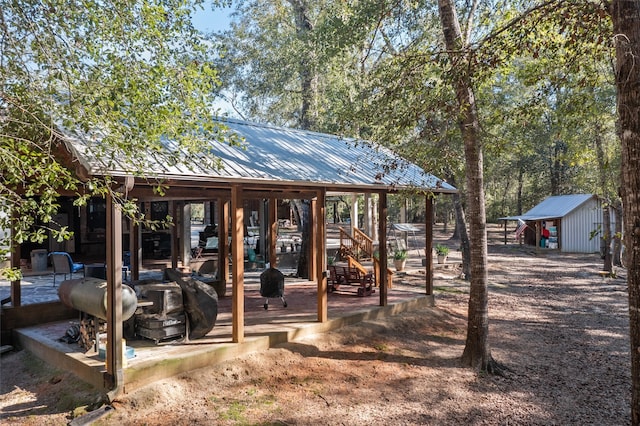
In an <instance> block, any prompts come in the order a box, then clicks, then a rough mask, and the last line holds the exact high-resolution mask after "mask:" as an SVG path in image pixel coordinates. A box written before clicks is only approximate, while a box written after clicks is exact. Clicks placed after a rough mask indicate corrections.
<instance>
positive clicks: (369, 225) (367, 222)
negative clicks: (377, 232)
mask: <svg viewBox="0 0 640 426" xmlns="http://www.w3.org/2000/svg"><path fill="white" fill-rule="evenodd" d="M371 208H372V206H371V194H370V193H368V192H367V193H365V194H364V208H363V211H364V217H363V219H362V221H363V222H364V223H363V224H362V225H363V226H364V232H365V234H367V235H368V236H369V237H371V238H372V239H373V233H374V232H373V218H372V211H371Z"/></svg>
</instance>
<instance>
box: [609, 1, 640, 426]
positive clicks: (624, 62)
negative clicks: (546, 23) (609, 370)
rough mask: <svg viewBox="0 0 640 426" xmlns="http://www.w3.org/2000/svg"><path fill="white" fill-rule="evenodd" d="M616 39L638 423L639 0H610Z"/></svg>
mask: <svg viewBox="0 0 640 426" xmlns="http://www.w3.org/2000/svg"><path fill="white" fill-rule="evenodd" d="M611 15H612V20H613V34H615V38H614V40H615V43H616V67H615V72H616V89H617V110H618V120H619V121H618V132H619V138H620V143H621V155H622V166H621V170H622V172H621V175H622V176H621V195H622V208H623V221H624V228H623V230H624V237H623V238H624V240H623V242H624V246H625V253H624V257H625V259H624V263H625V265H626V266H627V287H628V289H629V330H630V333H629V334H630V343H631V348H630V349H631V380H632V384H631V388H632V391H631V393H632V395H631V424H632V425H634V426H637V425H640V173H638V170H640V66H639V62H640V1H637V0H634V1H630V0H613V1H612V2H611Z"/></svg>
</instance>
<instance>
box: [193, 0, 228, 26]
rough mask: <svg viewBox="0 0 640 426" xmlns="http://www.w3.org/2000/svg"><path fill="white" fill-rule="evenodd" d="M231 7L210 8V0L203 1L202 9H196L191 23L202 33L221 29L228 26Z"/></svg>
mask: <svg viewBox="0 0 640 426" xmlns="http://www.w3.org/2000/svg"><path fill="white" fill-rule="evenodd" d="M232 11H233V9H232V8H223V9H222V8H216V9H215V10H211V2H210V1H206V2H205V3H204V9H203V10H198V11H197V12H196V13H195V14H194V16H193V19H192V21H193V25H194V26H195V27H196V28H197V29H199V30H200V31H202V32H204V33H209V32H212V31H222V30H225V29H227V28H228V26H229V20H230V18H229V15H230V14H231V12H232Z"/></svg>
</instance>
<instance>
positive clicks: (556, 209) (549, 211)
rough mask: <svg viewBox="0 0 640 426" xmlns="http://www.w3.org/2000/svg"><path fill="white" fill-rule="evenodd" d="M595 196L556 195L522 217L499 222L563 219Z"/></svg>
mask: <svg viewBox="0 0 640 426" xmlns="http://www.w3.org/2000/svg"><path fill="white" fill-rule="evenodd" d="M594 197H595V195H593V194H572V195H554V196H551V197H548V198H546V199H545V200H544V201H542V202H541V203H540V204H538V205H536V206H535V207H534V208H532V209H531V210H529V211H528V212H526V213H525V214H522V215H520V216H507V217H501V218H499V220H518V219H521V220H543V219H553V218H562V217H565V216H566V215H568V214H569V213H571V212H572V211H574V210H575V209H577V208H578V207H580V206H581V205H582V204H584V203H586V202H587V201H589V200H590V199H592V198H594Z"/></svg>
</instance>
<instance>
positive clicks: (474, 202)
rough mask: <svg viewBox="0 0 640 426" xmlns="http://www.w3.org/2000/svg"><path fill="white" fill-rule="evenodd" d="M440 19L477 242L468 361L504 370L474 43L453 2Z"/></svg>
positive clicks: (444, 2)
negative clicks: (496, 330) (495, 332)
mask: <svg viewBox="0 0 640 426" xmlns="http://www.w3.org/2000/svg"><path fill="white" fill-rule="evenodd" d="M438 8H439V12H440V21H441V24H442V31H443V35H444V41H445V45H446V47H447V52H448V56H449V58H450V63H451V69H450V71H451V73H452V74H453V75H454V76H455V77H454V82H453V84H454V87H455V92H456V99H457V101H458V113H459V123H460V133H461V134H462V139H463V141H464V156H465V174H466V190H467V209H468V216H469V241H470V245H471V249H470V256H471V287H470V293H469V309H468V318H467V339H466V343H465V348H464V352H463V354H462V361H463V362H464V363H465V364H466V365H469V366H471V367H473V368H476V369H479V370H483V371H488V372H499V371H500V366H499V365H498V363H496V362H495V361H494V360H493V358H492V356H491V349H490V346H489V308H488V299H489V297H488V273H487V230H486V220H485V217H486V215H485V205H484V186H483V158H482V140H481V136H480V122H479V119H478V109H477V106H476V99H475V94H474V91H473V84H472V76H471V75H469V74H468V73H467V70H468V69H469V68H468V67H467V66H466V62H468V61H469V59H470V58H469V57H468V54H469V49H468V47H469V45H468V42H467V40H465V38H464V37H463V35H462V30H461V29H460V22H459V21H458V14H457V12H456V9H455V4H454V2H453V0H438Z"/></svg>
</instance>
